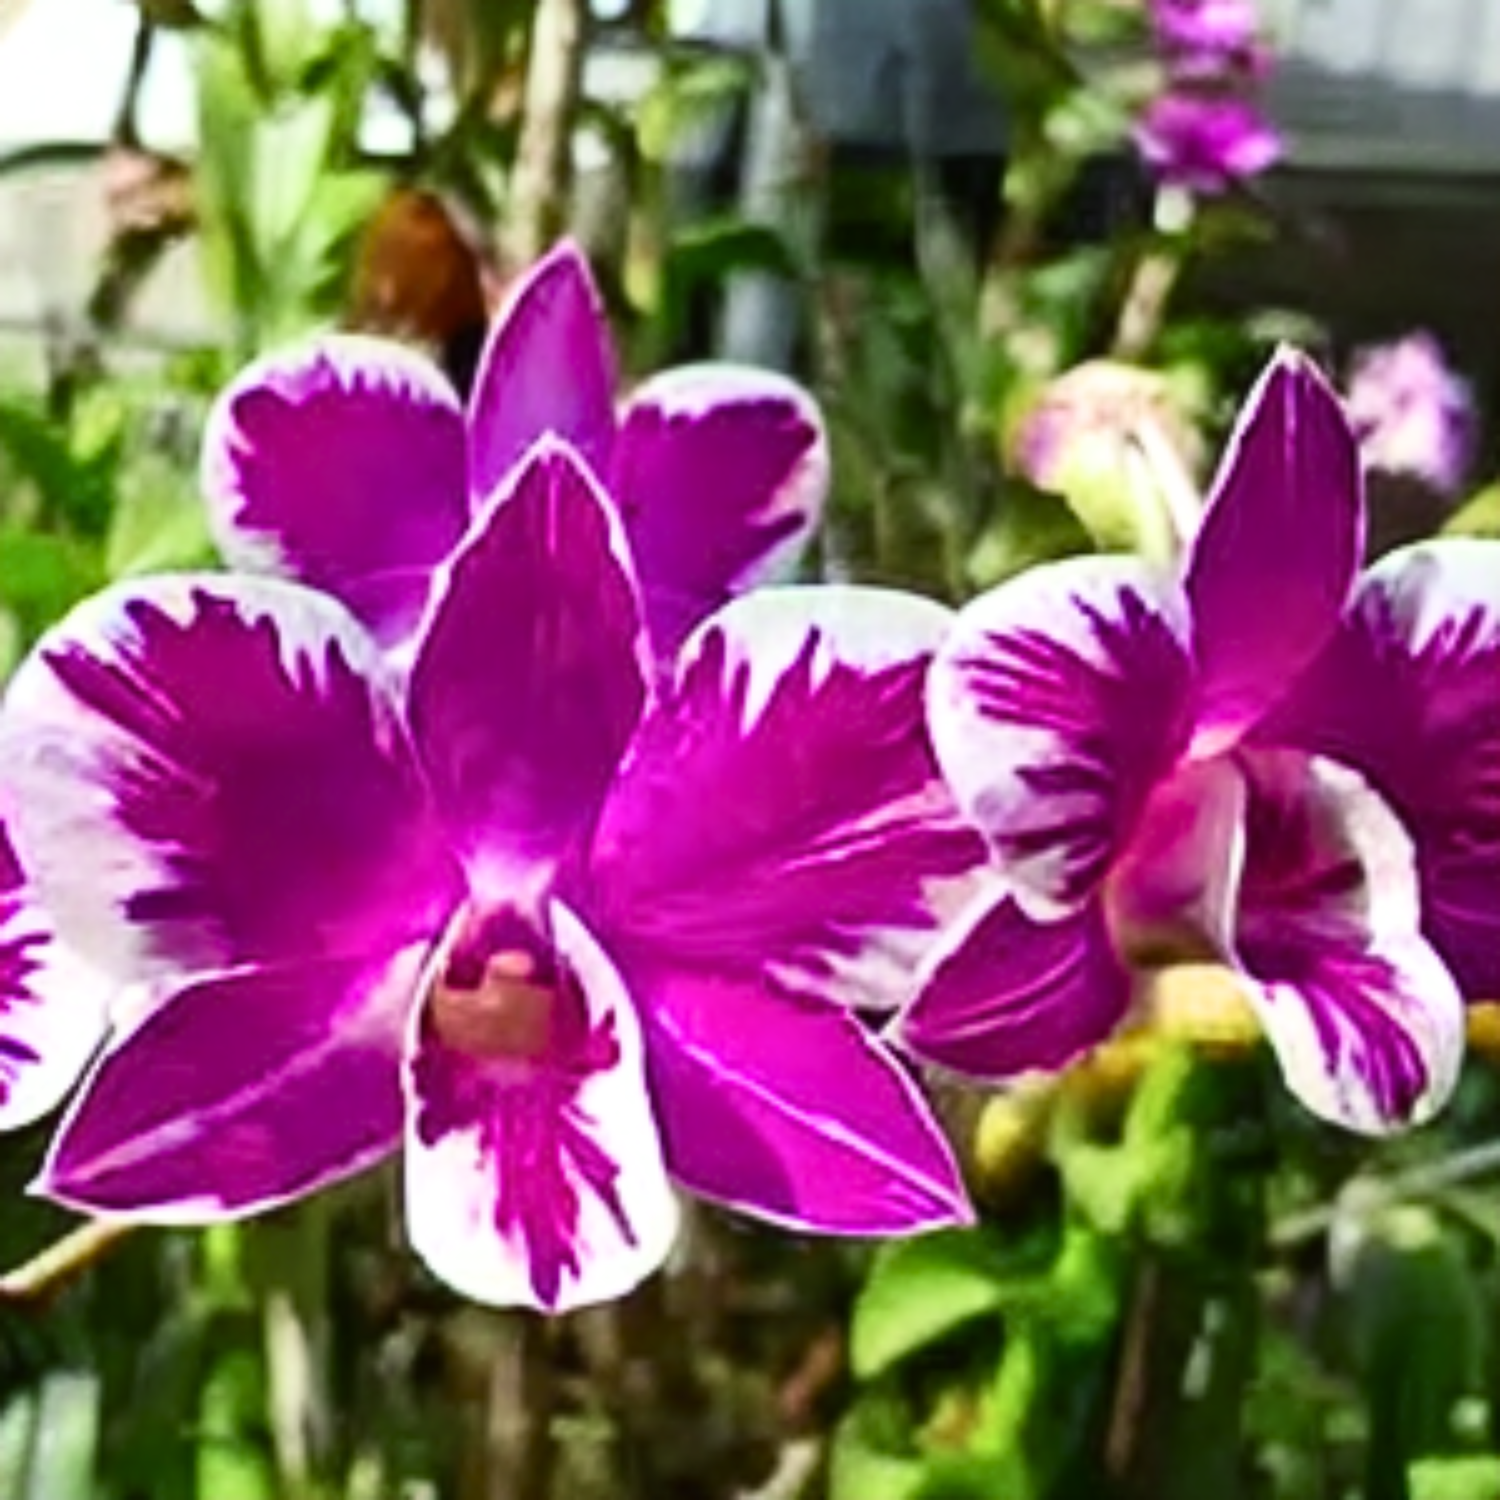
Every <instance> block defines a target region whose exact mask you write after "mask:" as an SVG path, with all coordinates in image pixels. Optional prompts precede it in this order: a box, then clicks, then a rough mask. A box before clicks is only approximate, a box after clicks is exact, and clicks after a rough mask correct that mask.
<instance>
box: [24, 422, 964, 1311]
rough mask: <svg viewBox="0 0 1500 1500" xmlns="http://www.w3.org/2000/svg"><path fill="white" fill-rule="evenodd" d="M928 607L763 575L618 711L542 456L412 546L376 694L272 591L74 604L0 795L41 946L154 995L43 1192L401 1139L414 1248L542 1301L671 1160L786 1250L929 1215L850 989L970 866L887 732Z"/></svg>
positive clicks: (618, 680)
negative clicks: (47, 944) (427, 578)
mask: <svg viewBox="0 0 1500 1500" xmlns="http://www.w3.org/2000/svg"><path fill="white" fill-rule="evenodd" d="M342 482H343V481H342V480H338V481H336V483H342ZM948 622H949V614H948V612H947V611H946V610H945V609H943V608H942V607H941V606H939V605H936V604H931V603H929V602H927V601H924V600H920V599H916V598H910V597H907V596H904V595H899V594H892V593H886V592H883V591H879V590H868V589H860V588H852V587H851V588H817V587H807V588H785V589H766V590H762V591H759V592H757V593H756V594H754V595H751V596H749V597H746V598H744V599H740V600H738V601H735V602H734V603H732V604H730V605H729V606H727V607H726V608H725V609H723V610H722V611H720V612H719V613H717V614H715V615H714V616H712V617H711V618H710V619H709V620H708V621H706V622H705V623H704V625H703V626H702V627H701V628H700V630H699V631H697V632H696V633H695V635H694V636H693V638H692V639H691V640H690V642H689V643H688V644H687V646H686V647H685V649H684V651H683V653H682V655H681V657H680V659H679V661H678V663H677V666H676V668H675V671H674V672H673V673H672V675H671V676H670V677H669V678H667V679H666V680H664V681H662V682H661V683H660V684H659V687H654V684H653V677H654V676H655V675H656V674H655V672H654V670H653V669H652V667H651V664H650V658H649V653H648V651H647V648H646V643H645V635H644V630H643V624H642V613H641V608H640V603H639V598H638V593H637V588H636V582H635V578H634V574H633V565H632V561H631V557H630V553H629V547H628V543H627V541H626V537H625V534H624V529H623V527H622V525H621V523H620V520H619V517H618V515H617V513H616V512H615V510H614V508H613V506H612V504H611V502H610V500H609V498H608V496H607V495H606V494H605V492H604V491H603V490H602V488H601V487H600V486H599V485H598V483H597V481H596V479H595V477H594V475H593V473H592V471H591V469H590V467H589V466H588V465H587V464H586V463H585V462H584V461H583V460H582V459H581V458H579V457H578V456H577V455H576V454H575V453H574V452H573V450H572V449H571V448H570V447H569V446H568V445H567V444H565V443H563V442H561V441H560V440H558V439H552V438H548V439H543V440H542V441H540V442H539V443H538V444H537V445H536V446H535V447H533V449H532V450H531V451H530V452H529V454H528V455H526V456H524V457H523V460H522V462H521V463H520V464H519V465H518V466H516V467H514V468H513V469H512V470H511V472H510V477H509V478H508V479H507V481H506V482H505V484H504V485H503V486H502V488H501V489H500V490H499V491H497V493H496V495H495V496H494V497H492V499H491V501H490V502H489V503H488V504H487V505H485V506H483V507H481V509H480V510H479V512H478V514H477V515H476V517H475V519H474V521H473V523H472V524H471V526H470V528H469V531H468V533H467V535H466V537H465V538H464V540H463V541H462V542H461V543H460V544H459V545H458V547H457V548H456V549H455V550H454V551H453V552H452V553H451V555H450V556H449V557H448V558H447V559H446V560H445V561H443V562H441V563H440V564H439V565H438V566H437V568H436V571H435V575H434V580H433V584H432V589H431V599H430V602H429V604H428V606H427V608H426V611H425V613H424V616H423V619H422V621H421V623H420V625H419V627H418V629H417V631H416V633H415V638H414V644H413V649H412V657H411V663H410V667H409V670H408V671H405V672H400V673H398V670H397V668H396V666H395V664H394V663H393V662H392V661H391V659H390V657H389V656H388V655H387V654H386V653H384V652H382V651H381V649H380V648H379V646H378V645H377V644H376V642H375V640H374V639H373V637H371V636H370V635H369V634H368V633H367V632H366V631H365V630H364V629H363V628H362V627H361V626H360V625H359V624H358V622H357V621H356V620H355V619H354V618H353V616H352V615H351V614H350V613H349V612H348V611H347V610H345V609H344V607H343V606H341V605H340V604H339V603H338V602H337V601H335V600H334V599H333V598H331V597H329V596H328V595H326V594H321V593H318V592H316V591H314V590H312V589H309V588H306V587H304V586H301V585H297V584H293V583H289V582H285V581H280V580H274V579H258V578H247V577H240V576H213V575H203V576H198V577H176V578H174V577H157V578H148V579H142V580H137V581H134V582H131V583H128V584H121V585H117V586H116V587H114V588H113V589H111V590H109V591H106V592H105V593H104V594H102V595H100V596H98V597H96V598H94V599H93V600H91V601H88V602H86V603H85V604H83V605H81V606H80V607H79V608H78V609H77V610H76V611H75V612H74V613H73V614H72V615H70V616H69V617H68V618H67V619H66V620H64V621H63V623H62V624H61V625H59V626H57V627H56V628H55V629H54V630H53V631H52V632H51V633H50V634H49V635H47V636H45V637H44V638H43V640H42V641H41V642H40V643H39V645H38V647H37V649H36V651H35V652H34V653H33V654H32V656H31V657H30V658H29V659H28V661H27V662H26V663H25V664H23V666H22V667H21V669H20V671H19V672H18V674H17V676H16V677H15V679H14V681H13V683H12V686H11V689H10V693H9V696H8V700H7V702H6V705H5V709H4V712H3V715H0V783H3V790H4V792H5V793H6V795H8V796H9V798H10V804H9V805H11V806H13V807H14V809H15V818H14V833H15V838H16V843H17V848H18V850H19V852H20V856H21V862H22V865H23V866H24V868H25V869H26V870H27V871H28V873H29V874H30V876H31V878H32V880H33V881H34V883H35V886H36V889H37V892H38V898H39V900H40V902H41V903H42V907H43V909H44V910H46V911H47V912H49V913H50V914H51V915H52V917H53V918H54V919H55V921H56V924H57V928H58V932H59V935H60V938H61V940H62V941H63V942H64V943H65V944H66V945H67V946H68V947H69V948H70V949H71V950H72V951H75V952H77V953H78V954H80V955H82V956H83V958H85V959H86V960H88V961H89V962H91V963H93V964H95V965H96V966H97V967H98V968H99V969H100V970H101V971H102V972H103V973H104V974H105V975H106V976H108V977H109V978H110V979H112V980H113V981H114V982H115V983H116V984H118V985H127V984H128V985H135V986H144V987H147V988H148V989H149V990H150V991H151V992H152V995H153V1000H152V1003H150V1004H149V1005H144V1006H140V1007H138V1008H137V1013H136V1014H135V1015H134V1016H133V1017H132V1018H131V1020H130V1021H129V1022H128V1023H120V1022H119V1021H117V1023H116V1026H115V1028H114V1031H113V1032H112V1034H111V1035H110V1037H109V1040H108V1043H107V1046H106V1048H105V1050H104V1052H103V1054H102V1056H101V1058H100V1060H99V1061H98V1063H97V1065H96V1066H95V1067H94V1069H93V1071H92V1073H91V1074H90V1075H89V1076H88V1078H87V1079H86V1081H85V1082H84V1084H83V1086H82V1088H81V1090H80V1092H79V1093H78V1095H77V1097H76V1098H75V1100H74V1101H73V1103H72V1105H71V1107H70V1109H69V1111H68V1113H67V1116H66V1118H65V1120H64V1122H63V1124H62V1125H61V1127H60V1129H59V1131H58V1134H57V1136H56V1138H55V1140H54V1142H53V1145H52V1147H51V1151H50V1154H49V1156H48V1159H47V1161H46V1164H45V1167H44V1170H43V1173H42V1176H41V1180H40V1184H39V1186H40V1189H41V1190H42V1191H43V1192H44V1193H46V1194H47V1195H48V1196H49V1197H52V1198H54V1199H56V1200H58V1201H61V1202H63V1203H66V1204H70V1205H74V1206H77V1207H79V1208H83V1209H87V1210H89V1211H92V1212H95V1213H100V1214H106V1215H117V1216H124V1217H133V1218H138V1219H142V1220H146V1221H150V1222H157V1223H176V1222H183V1223H202V1222H205V1221H210V1220H215V1219H219V1218H225V1217H234V1216H239V1215H246V1214H251V1213H255V1212H257V1211H259V1210H262V1209H266V1208H269V1207H271V1206H273V1205H275V1204H278V1203H282V1202H285V1201H287V1200H289V1199H293V1198H296V1197H298V1196H300V1195H302V1194H305V1193H308V1192H311V1191H313V1190H314V1189H316V1188H318V1187H319V1186H321V1185H322V1184H325V1183H328V1182H330V1181H333V1180H335V1179H337V1178H341V1177H343V1176H345V1175H347V1174H350V1173H353V1172H356V1171H358V1170H360V1169H361V1168H364V1167H367V1166H369V1165H370V1164H372V1163H374V1162H377V1161H379V1160H380V1159H382V1158H384V1157H386V1156H387V1155H388V1154H389V1153H391V1152H392V1151H393V1150H394V1149H396V1148H397V1146H398V1144H400V1143H402V1142H404V1156H405V1200H406V1208H407V1217H408V1222H409V1226H410V1235H411V1239H412V1241H413V1244H414V1245H415V1247H416V1249H417V1250H418V1252H419V1253H420V1254H421V1255H422V1256H423V1257H424V1258H425V1259H426V1260H427V1262H428V1263H429V1265H430V1266H431V1267H432V1269H433V1270H434V1271H435V1272H436V1273H437V1274H438V1275H439V1276H440V1277H442V1278H443V1279H444V1280H446V1281H447V1282H449V1283H450V1284H451V1285H453V1286H454V1287H456V1288H458V1289H459V1290H460V1291H462V1292H464V1293H466V1294H468V1295H470V1296H472V1297H474V1298H477V1299H480V1300H484V1301H488V1302H493V1303H525V1304H531V1305H534V1306H538V1307H541V1308H545V1309H549V1310H556V1309H560V1308H566V1307H572V1306H576V1305H579V1304H581V1303H587V1302H592V1301H597V1300H599V1299H602V1298H608V1297H611V1296H615V1295H618V1294H620V1293H622V1292H624V1291H625V1290H626V1289H628V1288H629V1287H630V1286H631V1285H633V1284H634V1283H636V1282H637V1281H638V1280H639V1279H640V1278H641V1277H643V1276H644V1275H646V1274H647V1273H649V1272H650V1271H651V1270H652V1269H653V1268H654V1267H655V1266H657V1265H658V1264H659V1263H660V1262H661V1260H662V1258H663V1256H664V1255H665V1254H666V1252H667V1249H668V1246H669V1245H670V1243H671V1240H672V1234H673V1225H674V1219H675V1211H674V1204H675V1199H674V1196H673V1193H672V1191H671V1190H670V1188H669V1176H668V1174H670V1178H671V1179H674V1180H675V1181H676V1182H677V1183H679V1184H681V1185H682V1186H684V1187H686V1188H688V1189H690V1190H692V1191H694V1192H696V1193H700V1194H703V1195H705V1196H707V1197H710V1198H714V1199H717V1200H719V1201H721V1202H725V1203H728V1204H731V1205H734V1206H735V1207H738V1208H741V1209H744V1210H746V1211H747V1212H750V1213H754V1214H758V1215H760V1216H762V1217H763V1218H766V1219H769V1220H772V1221H774V1222H776V1223H780V1224H785V1225H789V1226H793V1227H796V1228H799V1229H808V1230H816V1231H826V1232H830V1233H835V1234H853V1235H885V1234H904V1233H909V1232H913V1231H916V1230H921V1229H925V1228H927V1227H929V1226H932V1225H937V1224H943V1223H950V1222H954V1221H958V1220H962V1219H963V1218H964V1217H965V1216H966V1214H967V1206H966V1200H965V1198H964V1194H963V1189H962V1187H961V1184H960V1182H959V1179H958V1176H957V1174H956V1171H955V1168H954V1164H953V1161H952V1158H951V1156H950V1154H949V1152H948V1148H947V1146H946V1144H945V1142H944V1140H943V1137H942V1135H941V1133H940V1131H939V1130H938V1128H937V1126H936V1124H935V1122H934V1121H933V1119H932V1118H931V1116H930V1114H929V1113H928V1110H927V1108H926V1105H925V1104H924V1102H923V1100H922V1098H921V1096H920V1094H919V1092H918V1090H917V1089H916V1087H915V1085H914V1083H913V1082H912V1080H911V1079H910V1078H909V1076H908V1075H907V1073H906V1072H905V1071H904V1070H903V1067H902V1065H901V1064H900V1063H899V1062H898V1061H897V1059H896V1058H895V1056H894V1055H893V1054H892V1053H891V1052H890V1050H889V1049H888V1048H887V1046H886V1044H884V1043H883V1042H881V1041H880V1040H879V1039H877V1038H876V1037H875V1036H874V1035H873V1034H872V1033H871V1032H870V1031H869V1029H868V1028H867V1027H866V1026H865V1025H864V1024H863V1023H862V1022H861V1020H860V1019H859V1017H858V1015H857V1014H856V1013H855V1009H854V1008H855V1007H860V1008H863V1007H865V1006H870V1005H877V1006H878V1005H886V1006H892V1005H896V1004H899V1003H901V1002H902V1001H903V1000H905V999H907V998H909V994H910V989H911V985H912V983H913V979H912V975H913V972H914V959H915V956H916V954H917V952H918V951H919V950H920V949H921V948H922V947H923V946H924V945H925V944H926V942H927V941H929V940H930V936H931V934H932V932H933V931H934V930H935V929H936V927H937V926H938V924H939V922H940V921H941V920H942V919H943V915H944V913H943V904H944V902H945V901H948V900H950V899H952V893H953V892H954V891H956V890H957V889H959V888H960V887H962V886H964V885H965V882H966V881H967V879H968V878H969V872H971V871H972V870H973V868H974V867H975V866H976V863H978V862H981V861H982V858H983V851H982V847H981V846H980V841H979V840H978V839H977V838H976V836H975V835H974V833H973V832H972V830H969V829H968V828H967V827H966V826H964V825H963V823H962V820H961V819H960V817H959V814H958V811H957V809H956V807H955V806H954V805H953V803H952V800H951V798H950V797H949V796H948V794H947V792H946V790H945V789H944V787H943V785H942V782H941V779H940V777H939V775H938V772H937V767H936V763H935V761H934V759H933V757H932V753H931V748H930V744H929V742H928V739H927V736H926V732H925V727H924V724H923V717H922V692H923V681H924V677H925V672H926V667H927V664H928V661H929V659H930V657H931V654H932V651H933V649H934V647H935V646H936V644H937V642H938V641H939V640H940V639H941V637H942V635H943V633H944V632H945V630H946V628H947V625H948ZM64 1009H65V1007H64V1005H63V1003H62V1002H61V1001H59V1002H58V1004H57V1005H56V1007H55V1010H56V1012H57V1014H56V1024H57V1026H59V1027H62V1026H64V1025H65V1024H69V1023H73V1024H79V1025H82V1024H83V1022H82V1018H80V1017H78V1016H74V1015H69V1016H67V1017H65V1016H64V1015H63V1011H64Z"/></svg>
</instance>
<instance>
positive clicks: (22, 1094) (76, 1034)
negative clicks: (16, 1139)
mask: <svg viewBox="0 0 1500 1500" xmlns="http://www.w3.org/2000/svg"><path fill="white" fill-rule="evenodd" d="M112 991H113V986H111V985H110V984H109V983H108V982H107V981H106V980H105V979H104V978H103V976H101V975H100V974H98V973H96V972H95V971H94V970H93V969H91V968H90V967H89V966H88V965H87V964H85V963H84V962H83V961H82V960H81V959H80V958H79V957H78V955H76V954H74V953H72V952H70V951H68V950H67V949H65V948H63V947H62V945H61V944H59V943H58V941H57V936H56V933H55V932H54V931H53V928H52V923H51V921H50V919H49V918H48V915H47V913H46V912H45V911H44V910H43V909H42V907H41V906H40V904H39V903H38V901H37V900H36V896H35V893H34V892H32V891H30V890H29V889H28V888H27V887H26V885H25V883H24V881H23V880H22V878H21V872H20V869H19V867H18V866H17V865H16V863H15V860H14V859H13V857H12V854H11V849H10V843H9V839H8V838H7V837H6V834H5V831H4V829H3V828H0V1130H11V1129H15V1128H17V1127H19V1126H22V1125H28V1124H30V1123H31V1122H32V1121H33V1120H37V1119H40V1118H41V1117H42V1116H43V1115H45V1114H48V1113H49V1112H50V1111H51V1110H52V1109H54V1108H55V1107H56V1106H57V1104H58V1103H59V1102H61V1100H62V1099H63V1097H64V1096H65V1095H66V1093H67V1092H68V1090H69V1089H70V1088H71V1087H72V1086H73V1084H74V1083H76V1082H77V1080H78V1077H79V1075H80V1074H81V1073H82V1072H83V1070H84V1068H85V1066H86V1065H87V1063H88V1061H89V1058H90V1057H91V1056H92V1054H93V1052H94V1050H95V1049H96V1048H97V1047H98V1045H99V1043H100V1042H101V1041H102V1040H103V1038H104V1034H105V1030H106V1027H107V1025H108V1018H107V1007H108V1004H109V1001H110V999H111V996H112Z"/></svg>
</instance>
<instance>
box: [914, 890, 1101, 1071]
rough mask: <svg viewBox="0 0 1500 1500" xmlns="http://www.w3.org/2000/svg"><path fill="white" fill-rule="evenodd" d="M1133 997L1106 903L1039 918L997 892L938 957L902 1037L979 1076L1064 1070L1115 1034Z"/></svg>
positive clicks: (920, 1053)
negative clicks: (1043, 919)
mask: <svg viewBox="0 0 1500 1500" xmlns="http://www.w3.org/2000/svg"><path fill="white" fill-rule="evenodd" d="M1130 996H1131V980H1130V973H1129V971H1128V970H1127V969H1126V967H1125V965H1124V964H1123V963H1122V962H1121V961H1120V959H1119V958H1118V957H1117V955H1116V953H1115V949H1114V944H1113V942H1112V941H1111V938H1110V933H1109V928H1108V924H1107V923H1106V921H1105V917H1104V908H1103V906H1102V904H1101V903H1098V902H1095V903H1093V904H1091V905H1089V906H1086V907H1084V908H1083V910H1082V911H1081V912H1079V913H1078V914H1076V915H1074V916H1068V917H1064V918H1062V919H1060V920H1058V921H1054V922H1034V921H1032V920H1031V918H1030V917H1028V916H1027V915H1026V913H1025V912H1024V911H1023V910H1022V909H1021V907H1020V906H1019V905H1018V904H1017V903H1016V901H1015V900H1014V899H1013V898H1012V897H1010V896H1009V895H1003V894H1002V895H998V896H996V895H990V896H986V897H984V898H981V899H980V900H978V901H976V902H975V903H974V904H973V906H972V907H971V909H970V910H969V911H967V912H966V913H965V916H964V920H963V921H961V922H959V923H957V924H955V925H954V926H953V927H952V928H950V929H949V931H948V933H947V934H946V935H945V938H944V940H943V942H942V943H941V944H940V945H938V946H937V947H936V948H934V950H933V952H932V953H931V954H930V955H929V957H928V960H927V963H926V964H925V965H924V983H923V986H922V989H921V992H920V993H919V994H918V996H917V998H916V1000H915V1001H914V1002H913V1003H912V1005H911V1006H910V1007H909V1008H908V1009H907V1010H906V1011H905V1013H904V1014H903V1015H902V1016H901V1017H900V1018H899V1019H898V1021H897V1023H896V1035H897V1036H898V1038H899V1040H900V1041H901V1043H902V1044H903V1045H904V1046H905V1047H907V1048H908V1049H909V1050H910V1051H911V1052H912V1053H913V1054H914V1055H916V1056H917V1057H920V1058H921V1059H923V1061H925V1062H930V1063H936V1064H937V1065H938V1066H940V1067H944V1068H949V1069H951V1070H952V1071H953V1072H955V1073H961V1074H964V1075H965V1076H967V1077H970V1078H983V1079H990V1080H999V1079H1005V1078H1013V1077H1015V1076H1016V1075H1017V1074H1020V1073H1026V1072H1030V1071H1032V1070H1033V1069H1045V1070H1047V1071H1049V1072H1055V1071H1057V1070H1058V1069H1060V1068H1063V1067H1066V1066H1067V1065H1068V1064H1069V1063H1070V1062H1072V1061H1074V1060H1075V1059H1076V1058H1078V1057H1079V1056H1081V1055H1082V1054H1083V1053H1085V1052H1087V1051H1089V1050H1090V1049H1091V1048H1093V1047H1096V1046H1098V1044H1099V1043H1100V1042H1102V1041H1104V1040H1105V1039H1106V1038H1108V1037H1109V1036H1110V1034H1111V1033H1112V1032H1113V1031H1114V1030H1115V1028H1116V1027H1117V1026H1119V1024H1120V1022H1121V1021H1123V1020H1124V1018H1125V1014H1126V1011H1127V1010H1128V1009H1129V1006H1130Z"/></svg>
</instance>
